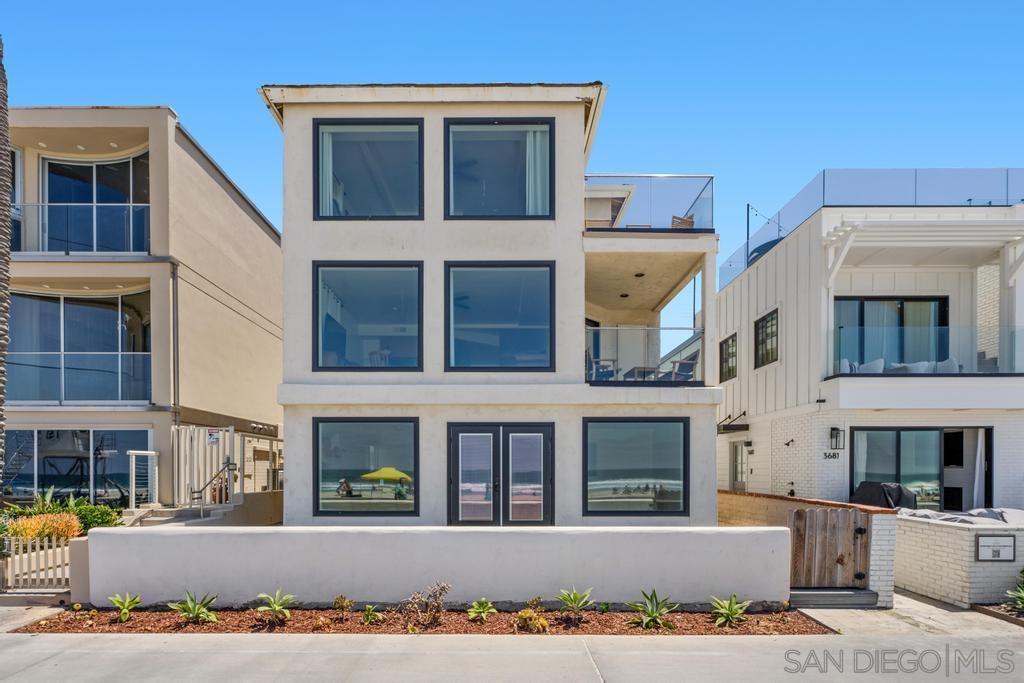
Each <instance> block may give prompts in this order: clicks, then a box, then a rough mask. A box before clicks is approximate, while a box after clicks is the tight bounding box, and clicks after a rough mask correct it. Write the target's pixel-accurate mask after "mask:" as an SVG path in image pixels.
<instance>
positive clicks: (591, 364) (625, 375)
mask: <svg viewBox="0 0 1024 683" xmlns="http://www.w3.org/2000/svg"><path fill="white" fill-rule="evenodd" d="M703 343H704V342H703V330H701V329H699V328H693V327H627V326H620V327H587V329H586V344H587V352H586V380H587V382H589V383H591V384H601V383H621V382H644V383H652V382H653V383H658V382H665V383H671V382H677V383H689V382H692V383H701V382H703V380H704V354H703Z"/></svg>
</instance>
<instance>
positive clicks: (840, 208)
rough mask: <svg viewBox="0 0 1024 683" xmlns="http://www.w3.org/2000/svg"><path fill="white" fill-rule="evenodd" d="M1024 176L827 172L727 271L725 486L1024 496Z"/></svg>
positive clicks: (951, 505) (956, 500) (998, 500)
mask: <svg viewBox="0 0 1024 683" xmlns="http://www.w3.org/2000/svg"><path fill="white" fill-rule="evenodd" d="M1022 237H1024V169H889V170H870V169H862V170H826V171H823V172H822V173H820V174H819V175H818V176H816V177H815V179H814V180H812V181H811V183H810V184H808V185H807V186H806V187H805V188H804V189H803V190H802V191H801V192H800V193H799V194H798V195H797V196H796V197H794V199H793V200H792V201H790V203H789V204H787V205H786V207H785V208H783V210H782V211H780V212H779V213H778V214H776V216H774V217H773V218H772V219H771V220H770V221H769V222H768V223H766V224H765V226H764V227H763V228H762V229H761V230H760V231H758V232H757V233H756V234H755V235H754V237H753V238H752V239H751V241H750V244H751V247H750V248H749V250H748V248H747V247H746V246H744V247H743V248H741V249H740V250H739V251H738V252H737V253H736V254H735V255H733V257H731V258H730V259H729V261H728V262H727V263H726V264H725V266H723V270H722V273H721V281H722V282H723V283H724V284H723V286H722V289H721V291H720V292H719V295H718V306H717V309H718V316H717V317H718V322H719V327H718V329H719V333H718V338H717V341H718V342H719V347H720V361H721V368H722V370H721V386H722V389H723V390H724V392H725V400H724V402H723V403H722V405H721V406H720V408H719V438H718V484H719V486H720V487H721V488H733V489H739V490H748V491H756V492H769V493H775V494H793V493H795V495H798V496H808V497H817V498H825V499H833V500H847V499H848V498H849V496H850V494H851V492H852V491H853V490H854V488H855V487H856V485H857V484H858V483H859V482H860V481H863V480H874V481H901V482H902V483H904V484H905V485H907V486H908V487H910V488H911V489H914V490H915V491H916V492H917V494H918V504H919V506H921V507H942V508H945V509H951V510H959V509H964V510H966V509H969V508H972V507H979V506H982V505H986V506H990V505H996V506H1011V507H1024V412H1022V411H1024V333H1022V331H1021V330H1022V328H1024V291H1022V290H1024V272H1022V269H1024V244H1022V243H1021V241H1020V240H1021V238H1022Z"/></svg>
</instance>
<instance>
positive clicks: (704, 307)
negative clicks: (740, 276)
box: [700, 251, 718, 387]
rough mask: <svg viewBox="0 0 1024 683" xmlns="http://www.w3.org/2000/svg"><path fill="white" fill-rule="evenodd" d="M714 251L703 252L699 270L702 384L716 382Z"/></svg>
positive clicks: (716, 316)
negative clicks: (702, 354)
mask: <svg viewBox="0 0 1024 683" xmlns="http://www.w3.org/2000/svg"><path fill="white" fill-rule="evenodd" d="M715 257H716V253H715V252H713V251H708V252H705V253H704V264H703V266H702V270H701V276H700V281H701V295H700V296H701V318H702V322H703V325H704V384H706V385H707V386H709V387H710V386H715V385H716V384H718V325H717V320H718V285H717V282H718V278H717V277H716V276H717V271H716V270H715V267H716V263H715V262H716V258H715Z"/></svg>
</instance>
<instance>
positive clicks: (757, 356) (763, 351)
mask: <svg viewBox="0 0 1024 683" xmlns="http://www.w3.org/2000/svg"><path fill="white" fill-rule="evenodd" d="M772 317H774V318H775V356H774V357H773V358H767V357H766V356H767V352H768V348H767V341H768V336H767V332H766V328H767V326H768V319H769V318H772ZM762 336H763V338H761V337H762ZM780 355H781V354H780V353H779V309H778V307H776V308H774V309H772V310H771V311H768V312H767V313H765V314H764V315H762V316H761V317H760V318H758V319H757V320H755V321H754V369H755V370H757V369H759V368H763V367H765V366H768V365H771V364H772V363H777V362H779V356H780Z"/></svg>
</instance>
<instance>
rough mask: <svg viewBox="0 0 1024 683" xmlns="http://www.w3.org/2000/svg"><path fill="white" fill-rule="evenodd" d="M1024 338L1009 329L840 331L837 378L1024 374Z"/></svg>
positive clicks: (879, 328)
mask: <svg viewBox="0 0 1024 683" xmlns="http://www.w3.org/2000/svg"><path fill="white" fill-rule="evenodd" d="M1022 343H1024V333H1022V331H1021V330H1020V329H1014V328H1005V327H969V326H962V327H960V326H952V327H930V326H921V327H900V326H895V325H893V326H874V327H845V326H844V327H838V328H836V329H834V330H833V336H832V348H833V353H832V374H833V375H886V376H889V375H892V376H899V375H992V374H1016V373H1024V349H1022V348H1020V345H1021V344H1022Z"/></svg>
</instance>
